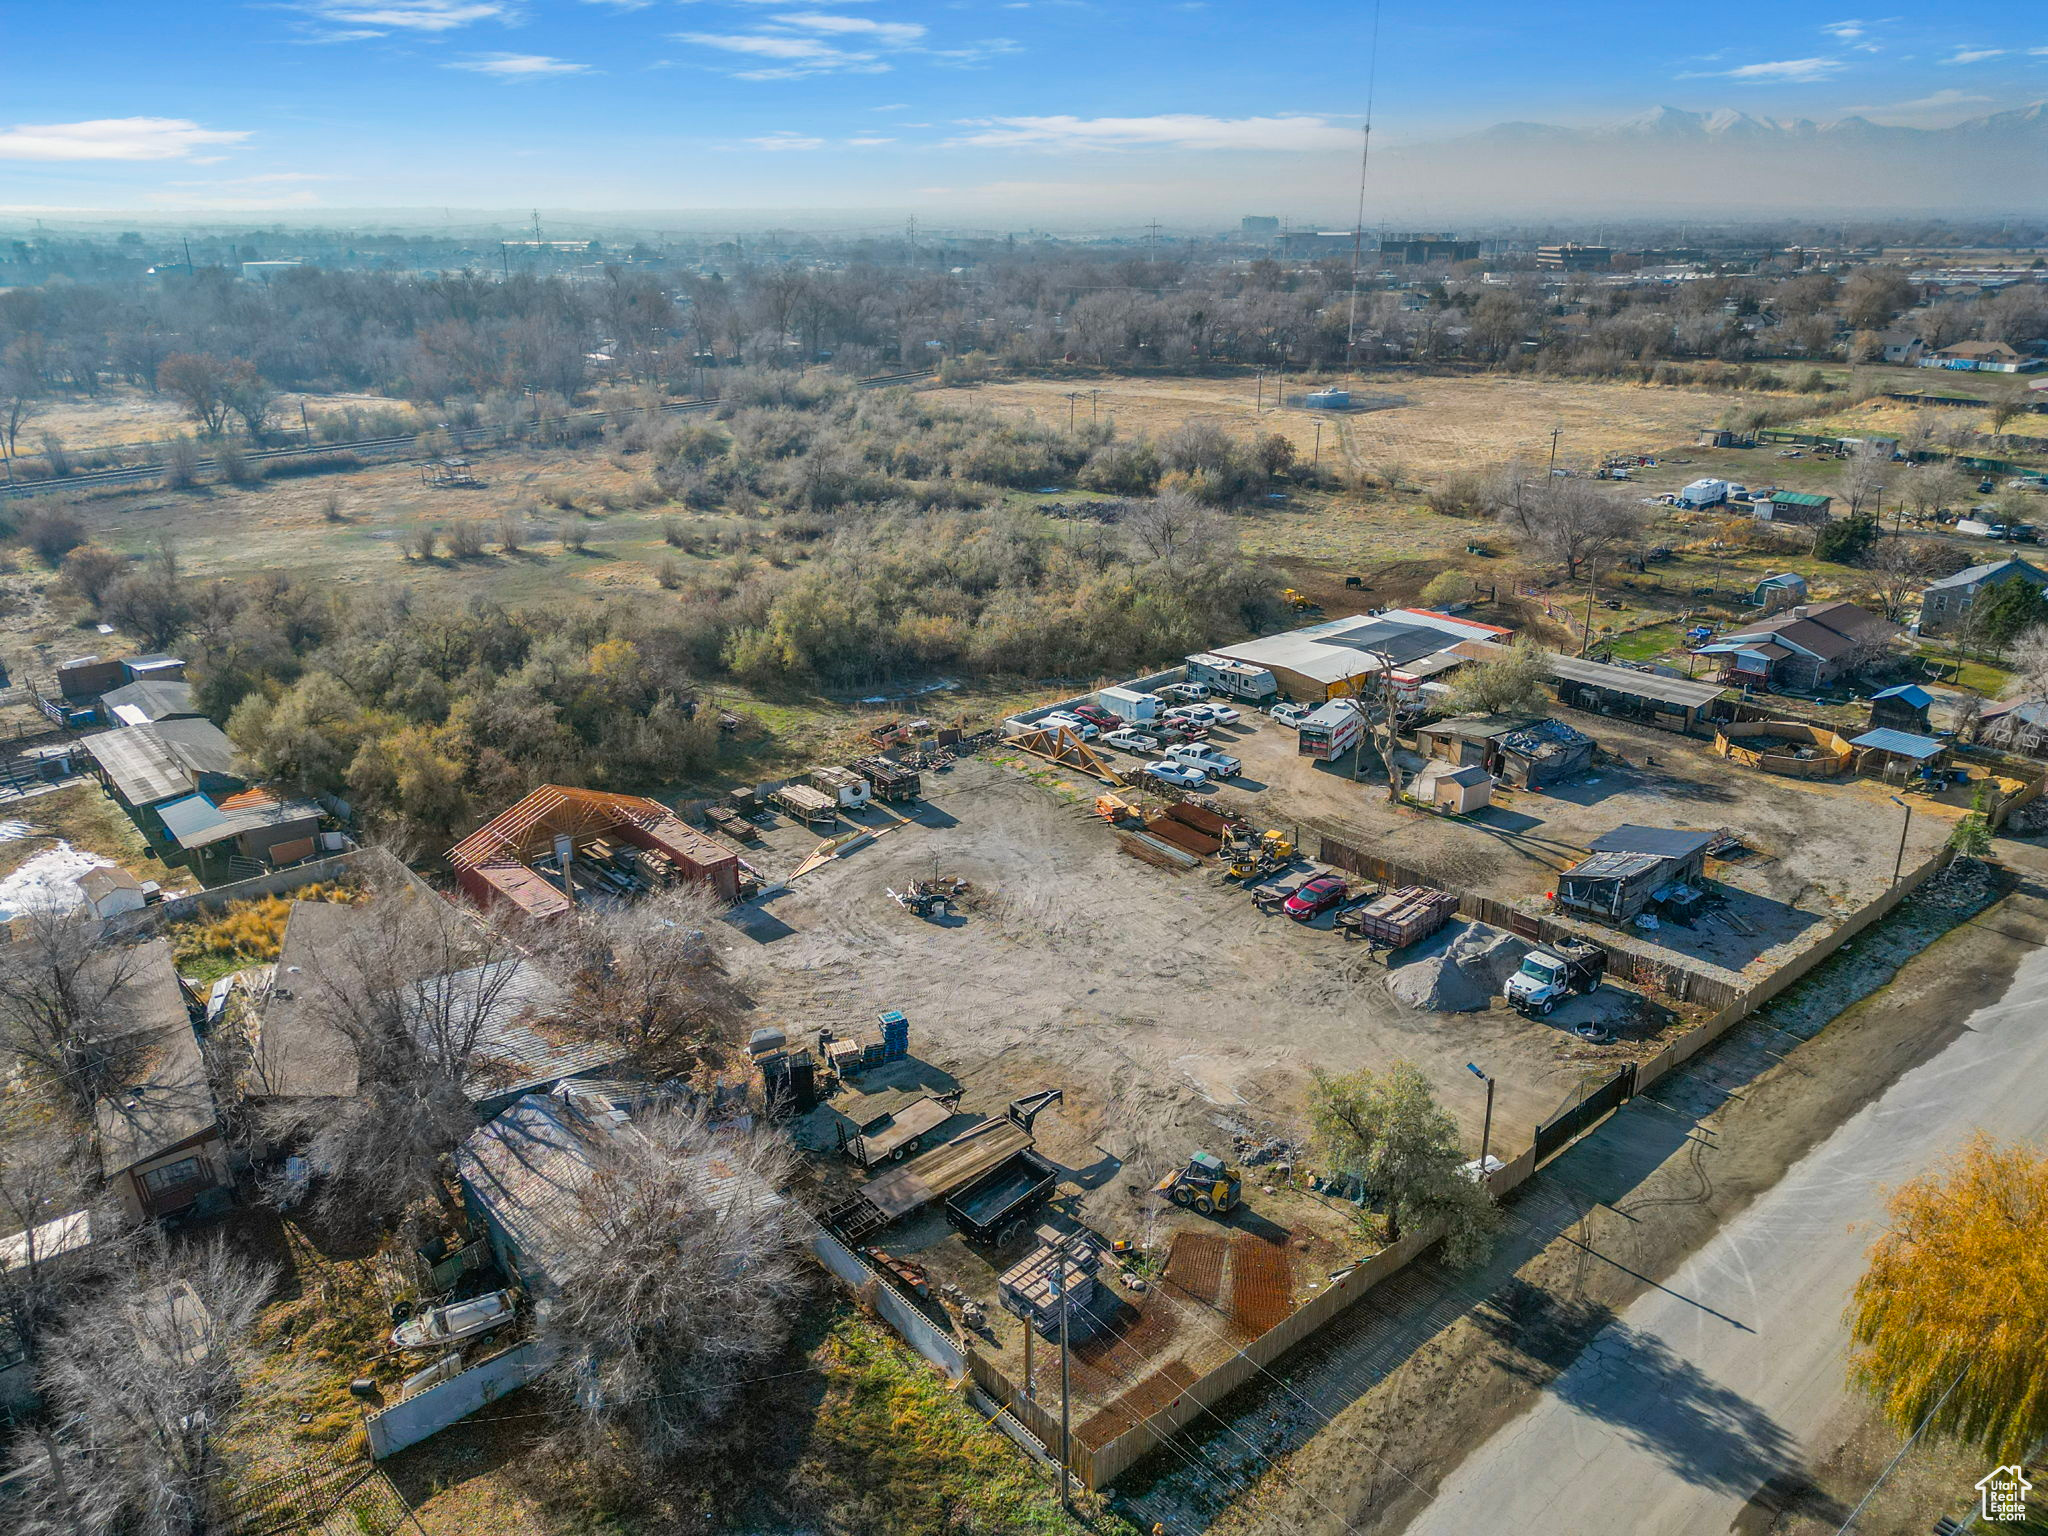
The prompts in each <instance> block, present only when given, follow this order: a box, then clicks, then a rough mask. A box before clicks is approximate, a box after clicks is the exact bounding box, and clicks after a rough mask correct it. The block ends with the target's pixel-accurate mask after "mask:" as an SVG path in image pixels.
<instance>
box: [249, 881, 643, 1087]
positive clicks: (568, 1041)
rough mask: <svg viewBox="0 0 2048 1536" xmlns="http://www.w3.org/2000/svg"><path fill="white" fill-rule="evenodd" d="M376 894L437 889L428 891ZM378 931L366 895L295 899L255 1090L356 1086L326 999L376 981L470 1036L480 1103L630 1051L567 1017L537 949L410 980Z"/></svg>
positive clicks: (268, 999) (257, 1059)
mask: <svg viewBox="0 0 2048 1536" xmlns="http://www.w3.org/2000/svg"><path fill="white" fill-rule="evenodd" d="M375 899H377V900H398V899H412V900H423V901H439V900H441V898H440V897H439V896H436V895H433V894H431V893H426V892H420V893H417V894H412V895H408V896H404V897H400V896H385V897H379V898H375ZM381 932H383V929H382V927H381V925H380V924H379V922H378V920H377V919H376V918H375V917H373V916H372V915H371V914H370V912H369V911H368V910H367V909H366V908H365V907H362V906H351V905H346V904H343V903H338V902H317V901H299V902H294V903H293V904H292V907H291V911H290V913H289V914H288V915H287V917H286V919H285V931H284V939H283V942H282V944H281V945H280V947H279V952H278V957H277V966H276V968H275V970H274V971H273V973H272V977H271V982H270V986H269V989H268V992H267V994H266V995H265V997H264V998H263V1001H262V1005H261V1016H260V1018H259V1019H258V1021H257V1024H256V1027H255V1029H254V1031H253V1040H252V1054H253V1066H254V1072H253V1085H252V1088H251V1094H252V1096H253V1097H257V1098H261V1099H265V1100H269V1101H273V1102H282V1103H295V1104H297V1105H298V1106H300V1108H301V1110H302V1111H306V1110H310V1109H311V1107H312V1106H313V1104H315V1103H317V1101H320V1100H339V1099H347V1098H352V1097H353V1096H354V1095H355V1093H356V1091H357V1089H358V1086H359V1079H358V1075H357V1056H356V1051H355V1047H354V1044H353V1042H352V1041H351V1039H350V1037H349V1034H348V1032H347V1030H346V1029H345V1028H344V1027H343V1026H342V1025H341V1024H340V1023H339V1022H337V1021H336V1019H335V1017H334V1010H333V1009H332V1008H331V1007H330V1006H329V1000H330V999H332V998H335V997H344V998H346V997H361V996H364V995H365V994H367V992H368V990H369V989H370V988H371V987H372V986H385V987H390V986H394V985H395V986H398V987H399V988H401V992H400V995H399V1005H400V1006H401V1007H402V1008H403V1010H404V1011H405V1013H406V1015H407V1016H408V1017H409V1019H410V1021H411V1023H412V1025H413V1027H414V1029H415V1030H417V1031H418V1032H419V1034H420V1035H421V1036H422V1038H427V1037H429V1036H432V1035H436V1034H444V1033H459V1034H462V1035H465V1036H470V1037H472V1038H473V1039H474V1041H475V1050H474V1055H473V1058H472V1067H471V1071H470V1076H469V1080H468V1081H467V1083H466V1084H465V1088H466V1090H467V1092H468V1094H469V1098H470V1101H471V1102H472V1103H473V1104H474V1105H475V1106H476V1107H477V1111H478V1113H479V1114H482V1115H492V1114H495V1113H497V1112H498V1111H499V1110H501V1109H503V1108H504V1107H505V1106H506V1105H508V1104H510V1103H511V1102H512V1101H513V1100H515V1099H517V1098H518V1097H520V1095H522V1094H525V1093H528V1092H531V1091H532V1090H533V1089H534V1088H536V1087H542V1086H545V1085H547V1084H550V1083H557V1082H560V1081H562V1080H563V1079H565V1078H576V1077H589V1076H594V1075H596V1074H599V1073H602V1072H604V1071H606V1070H608V1069H610V1068H614V1067H617V1066H618V1065H619V1064H620V1063H621V1062H623V1061H625V1060H626V1058H627V1056H628V1055H629V1054H630V1053H629V1052H628V1051H627V1050H626V1049H625V1048H624V1047H623V1046H621V1045H618V1044H616V1043H614V1042H612V1041H610V1040H606V1039H603V1038H600V1037H598V1036H595V1035H590V1034H587V1033H585V1032H583V1031H581V1030H578V1029H575V1028H573V1027H570V1026H568V1025H567V1024H565V1023H564V1022H563V1020H564V1018H565V1014H566V1011H567V999H566V998H565V997H564V996H563V995H562V993H561V991H560V989H559V988H558V987H557V986H556V984H555V983H554V981H553V979H552V978H551V977H549V976H548V975H547V974H546V973H545V972H544V971H543V970H542V969H541V968H540V966H539V965H537V964H536V963H534V962H533V961H530V960H509V959H501V960H494V961H491V962H489V963H487V964H484V965H479V966H473V967H470V968H468V969H465V970H459V971H450V972H446V973H443V974H439V975H430V976H420V977H415V978H413V979H411V980H406V979H404V978H402V977H397V976H392V975H390V974H388V972H387V969H386V963H385V961H384V960H383V957H382V956H381V955H380V954H379V953H378V951H377V944H378V936H379V934H380V933H381ZM389 995H390V994H388V993H387V994H386V996H389Z"/></svg>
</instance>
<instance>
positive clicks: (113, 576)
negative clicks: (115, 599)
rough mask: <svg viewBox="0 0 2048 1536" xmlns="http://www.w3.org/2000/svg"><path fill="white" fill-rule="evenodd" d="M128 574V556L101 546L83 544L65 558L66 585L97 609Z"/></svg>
mask: <svg viewBox="0 0 2048 1536" xmlns="http://www.w3.org/2000/svg"><path fill="white" fill-rule="evenodd" d="M127 570H128V560H127V557H126V556H124V555H117V554H115V553H114V551H113V550H111V549H102V548H100V546H99V545H97V544H81V545H79V547H78V548H76V549H74V550H72V551H71V553H70V554H68V555H66V556H65V557H64V584H65V585H66V586H67V587H69V588H70V589H71V590H72V591H74V592H76V593H77V594H78V595H79V596H80V597H82V598H84V599H85V600H86V601H87V602H88V603H91V604H92V605H93V607H95V608H97V607H99V605H100V600H101V599H102V598H104V597H105V596H106V595H107V590H108V588H110V587H112V586H113V584H114V583H115V582H117V581H119V580H120V579H121V577H122V576H123V575H125V574H126V573H127Z"/></svg>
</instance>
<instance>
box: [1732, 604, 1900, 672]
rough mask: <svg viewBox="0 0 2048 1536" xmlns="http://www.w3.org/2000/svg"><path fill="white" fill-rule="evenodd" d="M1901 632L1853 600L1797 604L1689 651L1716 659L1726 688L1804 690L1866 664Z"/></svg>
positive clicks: (1874, 658) (1895, 626)
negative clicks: (1847, 601)
mask: <svg viewBox="0 0 2048 1536" xmlns="http://www.w3.org/2000/svg"><path fill="white" fill-rule="evenodd" d="M1903 633H1904V631H1902V630H1901V629H1900V628H1899V626H1898V625H1896V624H1893V623H1890V622H1889V621H1887V620H1885V619H1881V618H1879V617H1878V616H1877V615H1876V614H1874V613H1872V612H1870V611H1869V610H1868V609H1866V608H1859V607H1857V606H1856V605H1855V604H1854V603H1801V604H1799V605H1798V606H1797V607H1793V608H1787V609H1785V610H1784V611H1783V612H1781V613H1774V614H1772V615H1771V616H1770V617H1769V618H1765V619H1757V620H1754V621H1752V622H1751V623H1750V624H1749V625H1748V626H1747V627H1745V628H1742V629H1738V630H1735V631H1732V632H1731V633H1728V634H1725V635H1722V636H1720V637H1719V638H1718V639H1716V640H1715V641H1714V642H1713V643H1712V644H1711V645H1703V646H1701V647H1700V648H1699V649H1698V650H1697V651H1695V652H1694V653H1693V654H1694V655H1696V656H1706V657H1711V658H1714V659H1715V660H1716V661H1718V662H1719V664H1720V666H1721V682H1722V684H1723V685H1724V686H1726V687H1733V688H1760V689H1763V690H1766V691H1769V692H1787V691H1792V692H1809V691H1811V690H1813V689H1815V688H1824V687H1826V686H1827V685H1828V684H1830V683H1832V682H1834V681H1836V680H1837V679H1838V678H1842V677H1846V676H1848V675H1850V674H1852V673H1854V672H1856V671H1858V670H1860V669H1861V668H1863V667H1865V666H1867V665H1869V664H1870V663H1871V662H1872V661H1875V660H1876V659H1877V658H1878V657H1880V656H1882V655H1883V654H1884V653H1885V652H1886V651H1888V650H1889V649H1891V647H1892V646H1893V645H1894V644H1895V643H1896V642H1897V641H1898V639H1899V638H1900V636H1901V635H1902V634H1903Z"/></svg>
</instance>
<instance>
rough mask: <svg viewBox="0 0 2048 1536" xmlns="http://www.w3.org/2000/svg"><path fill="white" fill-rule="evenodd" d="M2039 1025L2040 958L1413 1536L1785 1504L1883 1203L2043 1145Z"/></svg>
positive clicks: (1729, 1516) (1549, 1393)
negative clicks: (1912, 1184)
mask: <svg viewBox="0 0 2048 1536" xmlns="http://www.w3.org/2000/svg"><path fill="white" fill-rule="evenodd" d="M2044 1017H2048V950H2040V951H2036V952H2035V953H2033V954H2032V955H2030V956H2028V958H2027V959H2026V960H2025V961H2024V962H2023V963H2022V964H2021V966H2020V968H2019V970H2018V972H2017V973H2016V974H2015V975H2014V977H2013V980H2012V984H2011V985H2010V986H2009V987H2008V988H2007V990H2006V992H2005V994H2004V996H2003V997H2002V998H2001V999H2000V1000H1999V1001H1998V1002H1997V1003H1995V1004H1993V1005H1991V1006H1988V1007H1985V1008H1982V1009H1980V1010H1978V1012H1977V1013H1976V1014H1974V1015H1973V1016H1972V1017H1971V1019H1970V1022H1969V1026H1968V1028H1967V1029H1966V1030H1965V1031H1964V1032H1963V1033H1962V1034H1961V1035H1959V1036H1958V1037H1957V1038H1956V1040H1955V1042H1954V1043H1953V1044H1951V1045H1950V1046H1949V1047H1948V1048H1947V1049H1946V1050H1944V1051H1943V1052H1941V1054H1940V1055H1938V1056H1936V1057H1934V1058H1933V1059H1932V1060H1930V1061H1928V1062H1926V1063H1924V1064H1923V1065H1921V1066H1920V1067H1917V1068H1915V1069H1914V1070H1912V1071H1910V1072H1908V1073H1907V1074H1906V1075H1905V1076H1903V1077H1901V1078H1900V1079H1899V1080H1898V1082H1896V1083H1895V1084H1893V1085H1892V1087H1891V1088H1890V1089H1889V1090H1887V1091H1886V1092H1885V1093H1884V1094H1883V1095H1882V1096H1881V1097H1880V1098H1879V1099H1877V1100H1876V1101H1874V1102H1873V1103H1871V1104H1870V1105H1868V1106H1867V1107H1865V1108H1864V1109H1863V1110H1862V1111H1861V1112H1860V1113H1858V1114H1857V1115H1855V1116H1854V1117H1853V1118H1852V1119H1850V1120H1849V1121H1848V1122H1847V1123H1845V1124H1844V1125H1843V1126H1842V1127H1841V1128H1840V1129H1839V1130H1837V1131H1836V1132H1835V1134H1834V1135H1833V1136H1831V1137H1830V1138H1829V1139H1828V1140H1827V1141H1825V1142H1823V1143H1822V1144H1821V1145H1820V1146H1819V1147H1817V1148H1816V1149H1815V1150H1814V1151H1813V1152H1812V1153H1810V1154H1809V1155H1808V1156H1807V1157H1806V1158H1805V1159H1804V1160H1802V1161H1801V1162H1800V1163H1798V1164H1797V1165H1795V1166H1794V1167H1793V1168H1792V1169H1791V1170H1790V1171H1789V1172H1788V1173H1787V1174H1786V1176H1785V1177H1784V1179H1783V1180H1781V1181H1780V1182H1779V1183H1778V1184H1777V1185H1776V1186H1775V1187H1774V1188H1773V1189H1772V1190H1771V1191H1770V1193H1769V1194H1767V1195H1765V1196H1763V1197H1762V1198H1761V1199H1759V1200H1757V1201H1756V1202H1755V1203H1754V1204H1753V1205H1751V1206H1750V1207H1749V1208H1748V1209H1747V1210H1746V1211H1744V1212H1743V1213H1742V1214H1741V1215H1740V1216H1738V1217H1736V1218H1735V1219H1734V1220H1733V1221H1732V1222H1730V1223H1729V1224H1728V1225H1726V1226H1725V1227H1723V1228H1722V1229H1721V1231H1720V1232H1719V1233H1717V1234H1716V1235H1715V1237H1714V1238H1713V1239H1712V1240H1711V1241H1710V1242H1709V1243H1707V1244H1706V1245H1705V1246H1704V1247H1703V1248H1702V1249H1701V1250H1700V1251H1699V1252H1698V1253H1696V1254H1695V1255H1694V1256H1693V1257H1692V1259H1691V1260H1689V1261H1688V1262H1687V1263H1686V1264H1685V1265H1684V1266H1683V1267H1682V1268H1681V1269H1680V1270H1679V1271H1678V1272H1677V1273H1676V1274H1674V1275H1672V1276H1671V1277H1670V1278H1669V1280H1668V1281H1667V1282H1666V1284H1665V1285H1664V1286H1662V1287H1659V1288H1657V1289H1654V1290H1651V1291H1649V1292H1647V1293H1646V1294H1644V1295H1643V1296H1642V1297H1640V1298H1639V1299H1638V1300H1637V1301H1636V1302H1635V1303H1634V1304H1632V1305H1631V1306H1629V1307H1628V1308H1627V1309H1626V1310H1625V1311H1624V1312H1622V1313H1621V1314H1620V1315H1619V1316H1618V1317H1617V1318H1615V1319H1614V1320H1613V1321H1612V1322H1610V1323H1609V1324H1608V1325H1607V1326H1606V1327H1605V1328H1604V1329H1602V1330H1601V1331H1600V1333H1599V1334H1598V1335H1597V1336H1596V1337H1595V1339H1594V1341H1593V1343H1592V1345H1591V1346H1590V1347H1588V1349H1587V1350H1586V1351H1585V1353H1584V1354H1582V1355H1581V1356H1579V1358H1578V1359H1577V1360H1576V1361H1574V1362H1573V1363H1572V1364H1571V1365H1570V1366H1569V1367H1568V1368H1567V1369H1566V1370H1565V1371H1564V1372H1563V1373H1562V1374H1561V1375H1559V1376H1558V1377H1557V1378H1556V1379H1555V1380H1554V1381H1553V1382H1552V1383H1551V1384H1550V1385H1549V1387H1548V1388H1546V1389H1545V1391H1544V1393H1543V1395H1542V1397H1541V1398H1540V1399H1539V1400H1538V1401H1537V1403H1536V1405H1535V1406H1534V1407H1533V1408H1532V1409H1531V1410H1530V1411H1529V1412H1528V1413H1526V1414H1524V1415H1522V1416H1521V1417H1520V1418H1519V1419H1517V1420H1515V1421H1514V1422H1513V1423H1511V1424H1509V1425H1507V1426H1506V1427H1505V1428H1503V1429H1502V1430H1501V1431H1500V1432H1499V1433H1497V1434H1496V1435H1494V1437H1493V1438H1492V1439H1491V1440H1489V1441H1488V1442H1487V1443H1486V1444H1485V1445H1484V1446H1483V1447H1481V1448H1480V1449H1478V1450H1477V1451H1475V1452H1474V1453H1473V1454H1472V1455H1471V1456H1470V1457H1468V1458H1467V1459H1466V1461H1465V1462H1464V1463H1463V1464H1462V1465H1460V1466H1459V1467H1458V1469H1457V1470H1456V1471H1454V1472H1453V1473H1452V1474H1451V1476H1450V1477H1449V1478H1447V1479H1446V1480H1445V1482H1444V1485H1443V1487H1442V1489H1441V1490H1440V1491H1439V1492H1438V1494H1437V1497H1436V1499H1435V1500H1434V1501H1433V1502H1432V1503H1431V1504H1430V1505H1429V1506H1428V1508H1427V1509H1425V1510H1424V1511H1423V1512H1422V1514H1420V1515H1419V1516H1417V1517H1416V1518H1415V1519H1414V1520H1413V1521H1412V1522H1411V1523H1410V1524H1409V1525H1408V1527H1407V1536H1472V1533H1475V1532H1512V1533H1515V1536H1607V1533H1613V1536H1642V1533H1646V1532H1655V1533H1667V1532H1669V1533H1674V1536H1675V1533H1684V1536H1705V1533H1718V1532H1724V1531H1728V1530H1730V1529H1731V1527H1734V1526H1735V1523H1736V1521H1737V1520H1738V1518H1739V1517H1740V1516H1741V1515H1742V1514H1743V1510H1744V1507H1745V1505H1748V1504H1750V1503H1751V1501H1752V1500H1753V1499H1758V1500H1760V1502H1761V1503H1762V1504H1764V1505H1765V1506H1768V1505H1770V1504H1774V1503H1777V1502H1780V1501H1783V1500H1785V1499H1788V1498H1789V1499H1793V1500H1795V1501H1796V1500H1797V1499H1798V1497H1799V1495H1798V1494H1797V1490H1798V1489H1799V1487H1800V1486H1801V1485H1802V1484H1803V1483H1804V1478H1803V1476H1802V1474H1801V1470H1800V1469H1801V1467H1802V1465H1803V1464H1806V1463H1810V1462H1817V1461H1818V1460H1820V1459H1821V1458H1822V1457H1823V1456H1825V1455H1826V1453H1827V1451H1828V1449H1829V1447H1828V1446H1827V1445H1825V1444H1822V1443H1818V1442H1817V1439H1816V1437H1817V1435H1818V1434H1819V1433H1820V1432H1821V1431H1823V1430H1824V1429H1825V1428H1826V1426H1827V1424H1828V1422H1829V1420H1830V1418H1831V1417H1832V1416H1833V1415H1834V1413H1835V1412H1836V1411H1837V1410H1838V1409H1839V1408H1840V1407H1841V1405H1842V1402H1843V1397H1844V1378H1843V1362H1844V1357H1845V1354H1846V1349H1847V1335H1846V1332H1845V1330H1844V1328H1843V1326H1842V1309H1843V1306H1844V1305H1845V1303H1846V1301H1847V1299H1848V1294H1849V1290H1850V1288H1851V1286H1853V1285H1854V1283H1855V1281H1856V1278H1857V1276H1858V1275H1859V1274H1860V1273H1861V1271H1862V1265H1863V1254H1864V1250H1865V1249H1866V1248H1867V1246H1868V1245H1869V1242H1870V1238H1871V1235H1872V1227H1871V1224H1872V1223H1874V1222H1875V1221H1876V1219H1877V1218H1878V1217H1879V1216H1880V1214H1881V1211H1882V1198H1883V1193H1882V1192H1883V1190H1884V1189H1886V1188H1887V1187H1890V1186H1894V1185H1897V1184H1899V1183H1901V1182H1903V1181H1904V1180H1906V1179H1909V1178H1911V1177H1913V1176H1914V1175H1916V1174H1918V1173H1920V1172H1921V1171H1923V1170H1924V1169H1926V1168H1928V1167H1929V1166H1931V1165H1932V1164H1934V1163H1937V1162H1938V1161H1940V1159H1941V1158H1942V1157H1943V1156H1944V1155H1945V1154H1947V1153H1948V1152H1950V1151H1951V1150H1953V1149H1954V1148H1955V1147H1956V1146H1957V1145H1958V1144H1959V1143H1961V1142H1962V1141H1963V1140H1965V1139H1966V1138H1967V1137H1968V1136H1969V1135H1970V1134H1971V1133H1972V1132H1973V1131H1975V1130H1978V1129H1983V1130H1986V1131H1989V1132H1990V1133H1992V1134H1993V1135H1996V1136H2000V1137H2004V1138H2007V1139H2012V1140H2034V1141H2044V1140H2048V1030H2044V1029H2043V1028H2042V1027H2041V1021H2042V1019H2043V1018H2044ZM1754 1517H1755V1512H1752V1518H1754ZM1837 1518H1839V1515H1837ZM1742 1528H1743V1529H1748V1528H1751V1522H1749V1521H1744V1522H1743V1526H1742Z"/></svg>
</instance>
